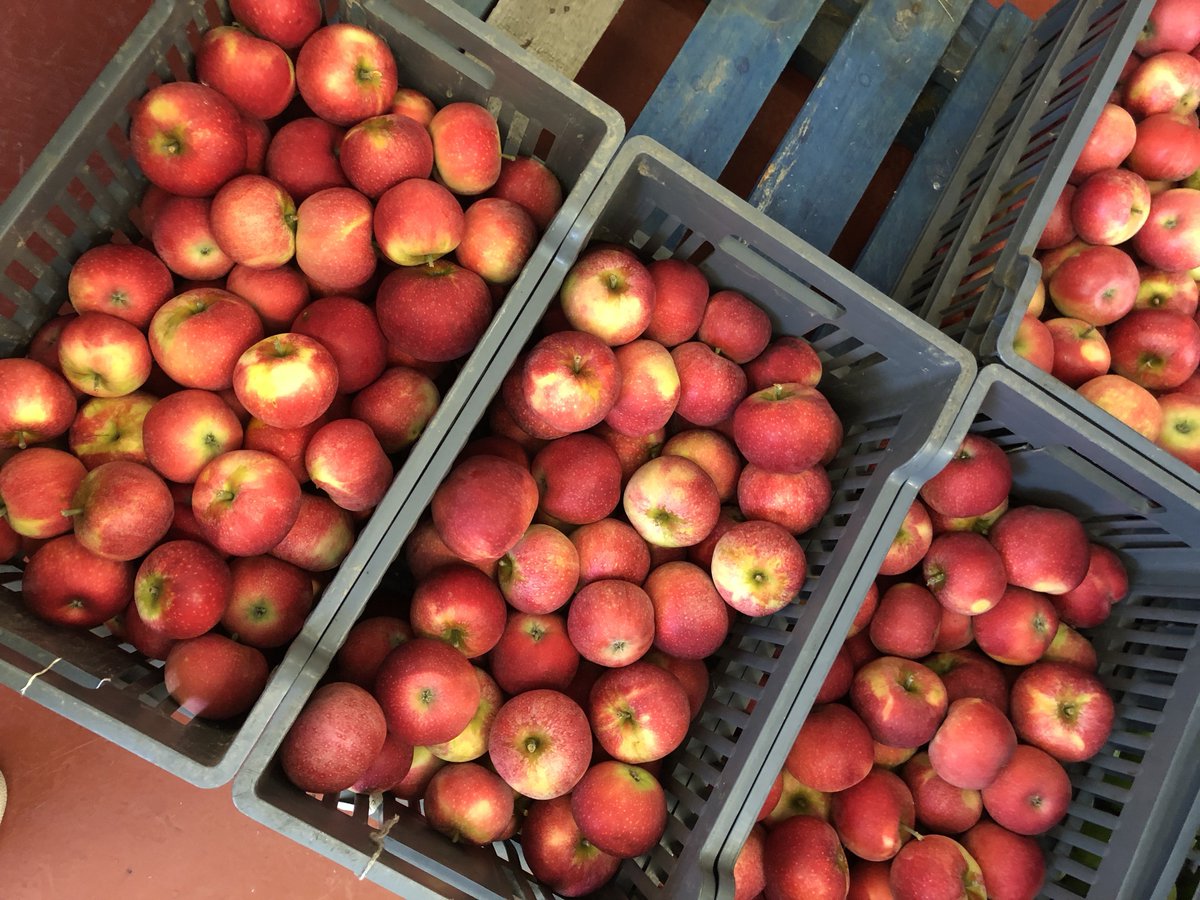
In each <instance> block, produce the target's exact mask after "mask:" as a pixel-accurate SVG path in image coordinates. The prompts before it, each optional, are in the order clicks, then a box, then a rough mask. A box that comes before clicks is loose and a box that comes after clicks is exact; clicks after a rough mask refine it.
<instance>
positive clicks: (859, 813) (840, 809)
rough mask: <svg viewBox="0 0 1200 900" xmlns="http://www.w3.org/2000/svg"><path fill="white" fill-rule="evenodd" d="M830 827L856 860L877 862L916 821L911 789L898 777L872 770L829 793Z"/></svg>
mask: <svg viewBox="0 0 1200 900" xmlns="http://www.w3.org/2000/svg"><path fill="white" fill-rule="evenodd" d="M831 812H832V819H833V826H834V827H835V828H836V829H837V834H838V837H839V838H841V841H842V845H843V846H844V847H845V848H846V849H847V850H849V851H850V852H851V853H853V854H854V855H855V856H857V857H859V858H860V859H867V860H873V861H876V862H881V861H883V860H885V859H891V858H892V857H894V856H895V855H896V854H897V853H899V852H900V848H901V847H902V846H903V845H904V842H905V841H907V840H908V839H909V837H910V835H911V834H912V828H913V826H914V825H915V824H916V818H915V808H914V805H913V797H912V792H910V791H909V789H908V786H907V785H905V783H904V782H903V781H901V780H900V776H898V775H896V774H894V773H892V772H889V771H888V770H887V769H872V770H871V771H870V772H869V773H868V774H867V777H866V778H864V779H863V780H862V781H859V782H858V783H857V784H855V785H853V786H852V787H849V788H847V789H846V790H844V791H839V792H838V793H836V794H834V795H833V806H832V809H831Z"/></svg>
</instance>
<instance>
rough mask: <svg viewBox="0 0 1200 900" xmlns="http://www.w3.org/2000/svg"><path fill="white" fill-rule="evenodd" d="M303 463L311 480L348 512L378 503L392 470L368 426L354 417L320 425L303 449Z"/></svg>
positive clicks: (386, 487)
mask: <svg viewBox="0 0 1200 900" xmlns="http://www.w3.org/2000/svg"><path fill="white" fill-rule="evenodd" d="M304 467H305V468H306V469H307V470H308V474H309V477H310V478H312V481H313V484H315V485H316V486H317V487H319V488H320V489H321V490H323V491H325V493H327V494H328V495H329V497H330V499H331V500H333V502H334V503H336V504H337V505H338V506H340V507H341V508H342V509H347V510H350V511H351V512H361V511H363V510H367V509H371V508H373V507H375V506H376V505H378V503H379V501H380V500H382V499H383V495H384V494H386V493H387V489H388V488H389V487H390V486H391V483H392V476H393V475H394V474H395V471H394V469H393V467H392V461H391V460H390V459H388V457H387V454H386V453H384V452H383V447H381V446H380V444H379V441H378V439H376V437H375V433H374V432H373V431H372V430H371V426H370V425H368V424H367V423H366V422H360V421H359V420H358V419H337V420H335V421H333V422H330V423H328V424H326V425H322V426H321V428H320V429H319V430H318V431H317V432H316V434H314V435H313V436H312V440H310V441H309V442H308V447H307V448H306V449H305V451H304Z"/></svg>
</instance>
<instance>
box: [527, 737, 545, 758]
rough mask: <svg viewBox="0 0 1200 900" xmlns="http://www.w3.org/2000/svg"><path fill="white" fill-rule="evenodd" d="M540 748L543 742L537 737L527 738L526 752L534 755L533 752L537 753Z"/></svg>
mask: <svg viewBox="0 0 1200 900" xmlns="http://www.w3.org/2000/svg"><path fill="white" fill-rule="evenodd" d="M540 748H541V742H540V741H539V740H538V739H537V738H535V737H531V738H526V740H525V752H526V753H528V754H529V755H530V756H533V754H535V753H537V752H538V750H539V749H540Z"/></svg>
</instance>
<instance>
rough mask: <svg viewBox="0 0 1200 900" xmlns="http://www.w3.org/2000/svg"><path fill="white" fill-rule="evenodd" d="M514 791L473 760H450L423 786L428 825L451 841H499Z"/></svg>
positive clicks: (508, 821)
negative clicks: (470, 761) (466, 761)
mask: <svg viewBox="0 0 1200 900" xmlns="http://www.w3.org/2000/svg"><path fill="white" fill-rule="evenodd" d="M513 803H514V798H513V793H512V791H511V790H510V789H509V788H508V786H507V785H506V784H505V783H504V782H503V781H502V780H501V779H500V778H499V777H498V776H496V775H495V774H494V773H493V772H490V771H489V770H487V769H485V768H484V767H483V766H481V765H478V764H476V763H469V762H468V763H451V764H450V765H448V766H446V767H445V768H442V769H439V770H438V771H437V772H436V773H435V774H434V775H433V777H432V778H431V779H430V780H429V785H428V786H427V787H426V788H425V797H424V809H425V815H426V817H427V818H428V819H429V824H430V825H432V826H433V827H434V828H435V829H436V830H438V831H440V832H441V833H442V834H444V835H446V836H447V837H448V838H450V839H451V840H452V841H455V842H458V841H464V842H466V843H469V844H478V845H480V846H486V845H487V844H490V843H492V842H493V841H496V840H499V839H500V838H501V837H502V836H503V834H504V832H505V830H506V829H507V828H508V826H509V823H510V822H511V820H512V817H513Z"/></svg>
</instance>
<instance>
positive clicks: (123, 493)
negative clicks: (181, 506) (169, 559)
mask: <svg viewBox="0 0 1200 900" xmlns="http://www.w3.org/2000/svg"><path fill="white" fill-rule="evenodd" d="M63 515H64V516H71V517H72V521H73V525H74V528H75V537H76V538H78V539H79V543H80V545H81V546H83V547H84V548H85V549H87V550H90V551H91V552H92V553H95V554H96V555H97V556H102V557H104V558H106V559H116V560H131V559H137V558H138V557H139V556H144V555H145V554H146V553H149V552H150V550H151V548H152V547H154V545H155V544H157V543H158V542H159V541H160V540H162V538H163V536H164V535H165V534H166V533H167V530H168V529H169V528H170V527H171V519H172V518H173V517H174V515H175V501H174V500H173V499H172V498H171V492H170V490H169V489H168V488H167V485H166V483H165V482H163V480H162V479H161V478H159V477H158V476H157V475H156V474H154V472H152V471H151V470H150V469H148V468H146V467H145V466H142V465H139V464H138V463H133V462H126V461H124V460H118V461H116V462H110V463H105V464H104V465H102V466H97V467H96V468H95V469H92V471H90V472H88V473H87V475H85V476H84V478H83V480H82V481H81V482H79V487H77V488H76V489H75V495H74V496H73V497H72V498H71V509H69V510H63Z"/></svg>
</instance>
